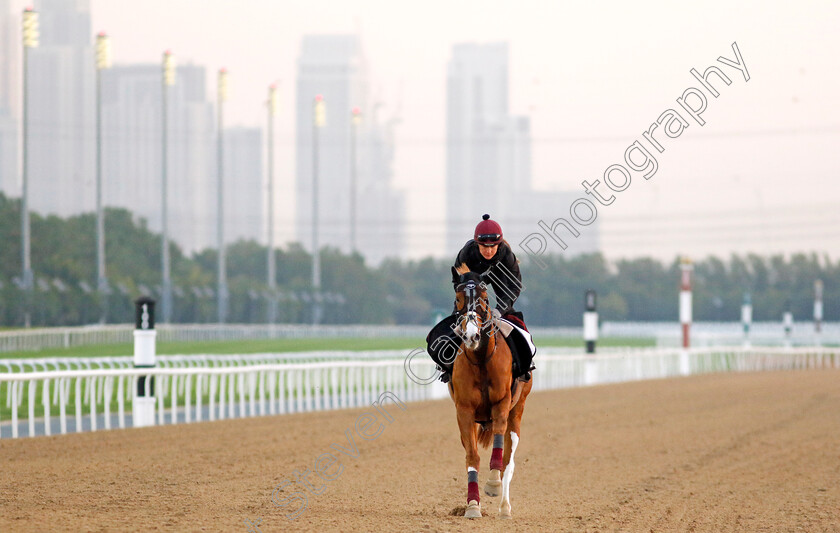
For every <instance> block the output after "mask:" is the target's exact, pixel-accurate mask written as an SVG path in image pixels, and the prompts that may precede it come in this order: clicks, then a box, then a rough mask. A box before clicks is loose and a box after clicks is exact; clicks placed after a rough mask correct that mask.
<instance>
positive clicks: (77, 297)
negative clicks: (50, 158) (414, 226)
mask: <svg viewBox="0 0 840 533" xmlns="http://www.w3.org/2000/svg"><path fill="white" fill-rule="evenodd" d="M105 220H106V228H107V231H106V249H107V257H108V265H107V271H108V278H109V282H110V285H111V287H112V291H111V293H110V294H109V295H108V296H107V304H108V321H109V322H116V323H125V322H130V321H131V319H132V316H133V306H132V300H133V299H134V298H136V297H138V296H140V295H141V294H151V296H153V297H155V298H158V297H159V294H160V254H161V246H160V235H158V234H156V233H153V232H151V231H150V230H149V229H148V227H147V226H146V223H145V221H144V220H135V219H134V217H133V216H132V214H131V213H130V212H129V211H126V210H124V209H107V210H106V214H105ZM31 227H32V242H33V246H32V268H33V270H34V272H35V276H36V287H35V290H34V301H33V307H32V310H33V316H32V320H33V324H34V325H39V326H56V325H76V324H88V323H92V322H96V321H97V320H99V317H100V309H101V305H102V302H100V300H99V295H98V294H97V293H96V291H95V290H93V288H95V286H96V284H95V272H96V265H95V260H96V258H95V253H94V250H95V230H94V228H95V217H94V215H93V214H84V215H79V216H74V217H70V218H67V219H61V218H58V217H54V216H50V217H41V216H39V215H37V214H35V213H33V214H32V219H31ZM20 242H21V239H20V203H19V201H17V200H13V199H8V198H6V197H5V196H3V195H2V194H0V325H2V326H19V325H21V323H22V315H23V292H22V291H21V289H20V286H19V281H20V270H21V268H20V264H21V263H20V257H21V253H20ZM454 253H455V251H453V255H454ZM276 254H277V255H276V258H277V285H278V287H279V298H280V305H279V314H278V320H279V321H280V322H287V323H289V322H291V323H294V322H308V321H309V320H310V316H311V306H312V303H313V299H315V298H317V299H319V301H321V303H322V306H323V308H324V310H325V313H324V322H326V323H334V324H344V323H396V324H430V323H431V322H432V321H433V320H434V317H435V316H436V315H438V314H446V313H449V311H450V310H451V306H452V299H453V294H452V286H451V283H450V272H449V267H450V265H451V262H450V261H449V260H438V259H431V258H428V259H423V260H419V261H404V260H397V259H393V260H386V261H384V262H383V263H382V264H381V265H379V266H378V267H376V268H372V267H369V266H367V265H365V263H364V259H363V258H362V257H361V256H359V255H357V254H354V255H347V254H342V253H340V252H339V251H338V250H335V249H330V248H326V249H324V250H323V251H322V287H323V288H322V292H320V293H318V294H314V293H313V292H312V291H311V285H310V279H311V278H310V268H311V255H310V254H309V253H307V251H306V250H304V249H303V248H302V247H301V246H300V245H297V244H291V245H288V246H286V247H285V248H283V249H278V250H276ZM170 256H171V260H172V278H173V283H174V286H175V290H174V292H175V302H174V313H173V317H174V321H176V322H185V323H196V322H213V321H215V319H216V298H215V292H214V289H215V282H216V251H215V250H213V249H207V250H203V251H201V252H199V253H196V254H194V255H193V256H192V257H187V256H186V255H184V253H183V252H182V251H181V250H180V249H179V248H178V247H177V246H176V245H174V244H173V245H172V246H171V254H170ZM227 257H228V282H229V290H230V305H229V311H230V314H229V321H230V322H235V323H260V322H265V320H266V316H267V306H268V299H267V297H268V288H267V284H266V282H265V280H266V259H265V258H266V248H265V247H264V246H262V245H260V244H258V243H256V242H253V241H239V242H237V243H235V244H232V245H231V246H229V248H228V250H227ZM544 260H545V262H546V263H547V265H548V266H547V267H546V268H544V269H542V268H540V267H539V266H536V265H534V264H532V263H530V262H528V261H525V262H524V263H523V265H522V273H523V277H524V289H523V291H522V294H521V296H520V299H519V301H518V302H517V305H516V307H517V308H518V309H521V310H522V311H524V313H525V316H526V320H527V322H528V323H529V324H533V325H545V326H550V325H579V324H580V322H581V312H582V310H583V294H584V291H585V290H586V289H589V288H592V289H595V290H596V291H597V292H598V308H599V312H600V315H601V317H602V319H604V320H634V321H652V320H662V321H674V320H676V319H677V297H678V291H679V286H678V283H679V263H678V261H677V260H676V259H675V260H674V261H673V262H671V263H668V264H663V263H661V262H659V261H656V260H653V259H649V258H640V259H626V260H619V261H617V262H608V261H607V260H605V259H604V258H603V256H601V255H600V254H592V255H584V256H577V257H573V258H568V259H567V258H565V257H563V256H554V257H547V258H544ZM694 274H695V275H694V317H695V320H701V321H703V320H717V321H736V320H739V317H740V305H741V301H742V298H743V295H744V293H745V292H749V293H750V294H751V296H752V300H753V306H754V319H755V320H780V318H781V315H782V313H783V312H784V311H785V310H787V309H790V310H791V311H793V313H794V316H795V317H796V318H797V319H798V320H805V319H808V318H810V317H811V315H812V309H813V283H814V280H816V279H822V280H823V281H824V283H825V294H824V302H825V303H824V309H825V319H826V320H838V319H840V304H838V302H840V262H834V263H833V262H831V260H830V259H829V258H828V257H824V256H823V257H821V256H817V255H816V254H811V255H803V254H799V255H793V256H792V257H789V258H785V257H783V256H772V257H760V256H756V255H747V256H743V257H742V256H732V257H730V258H729V259H727V260H722V259H719V258H715V257H711V258H706V259H703V260H701V261H699V262H697V263H696V264H695V270H694Z"/></svg>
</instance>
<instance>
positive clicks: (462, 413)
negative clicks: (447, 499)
mask: <svg viewBox="0 0 840 533" xmlns="http://www.w3.org/2000/svg"><path fill="white" fill-rule="evenodd" d="M458 428H459V429H460V430H461V444H462V445H463V446H464V451H465V452H466V463H467V510H466V512H465V513H464V516H465V517H466V518H481V497H480V496H479V494H478V467H479V462H480V457H479V455H478V439H477V430H478V426H477V425H476V423H475V415H474V411H469V410H467V409H458Z"/></svg>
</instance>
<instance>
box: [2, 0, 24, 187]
mask: <svg viewBox="0 0 840 533" xmlns="http://www.w3.org/2000/svg"><path fill="white" fill-rule="evenodd" d="M20 21H21V17H20V15H19V14H17V15H15V14H12V12H11V5H10V0H0V192H2V193H4V194H5V195H6V196H20V172H19V170H18V169H19V168H20V167H19V166H18V162H19V161H20V156H19V151H20V144H19V134H18V131H19V130H18V128H19V113H18V109H19V108H20V89H19V87H20V77H19V75H20V73H19V72H18V69H19V68H20V54H21V44H20V31H19V29H18V26H19V25H20Z"/></svg>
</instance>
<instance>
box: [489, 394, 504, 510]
mask: <svg viewBox="0 0 840 533" xmlns="http://www.w3.org/2000/svg"><path fill="white" fill-rule="evenodd" d="M509 410H510V395H509V394H508V395H505V397H504V398H502V400H501V401H499V402H497V403H496V404H494V405H493V408H492V409H491V416H492V419H493V421H492V427H491V431H492V432H493V452H492V454H491V455H490V477H489V478H488V479H487V483H486V484H485V485H484V492H485V493H487V495H488V496H498V495H499V493H500V492H501V490H502V476H501V473H502V470H504V458H503V454H504V435H505V429H507V425H508V411H509Z"/></svg>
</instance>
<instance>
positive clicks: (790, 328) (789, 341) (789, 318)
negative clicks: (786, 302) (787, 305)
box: [782, 311, 793, 348]
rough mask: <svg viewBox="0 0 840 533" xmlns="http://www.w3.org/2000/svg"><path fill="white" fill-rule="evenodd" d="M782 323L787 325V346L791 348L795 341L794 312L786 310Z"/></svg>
mask: <svg viewBox="0 0 840 533" xmlns="http://www.w3.org/2000/svg"><path fill="white" fill-rule="evenodd" d="M782 324H783V325H784V327H785V348H790V347H791V346H793V341H792V339H791V335H792V333H793V313H791V312H790V311H785V312H784V314H782Z"/></svg>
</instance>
